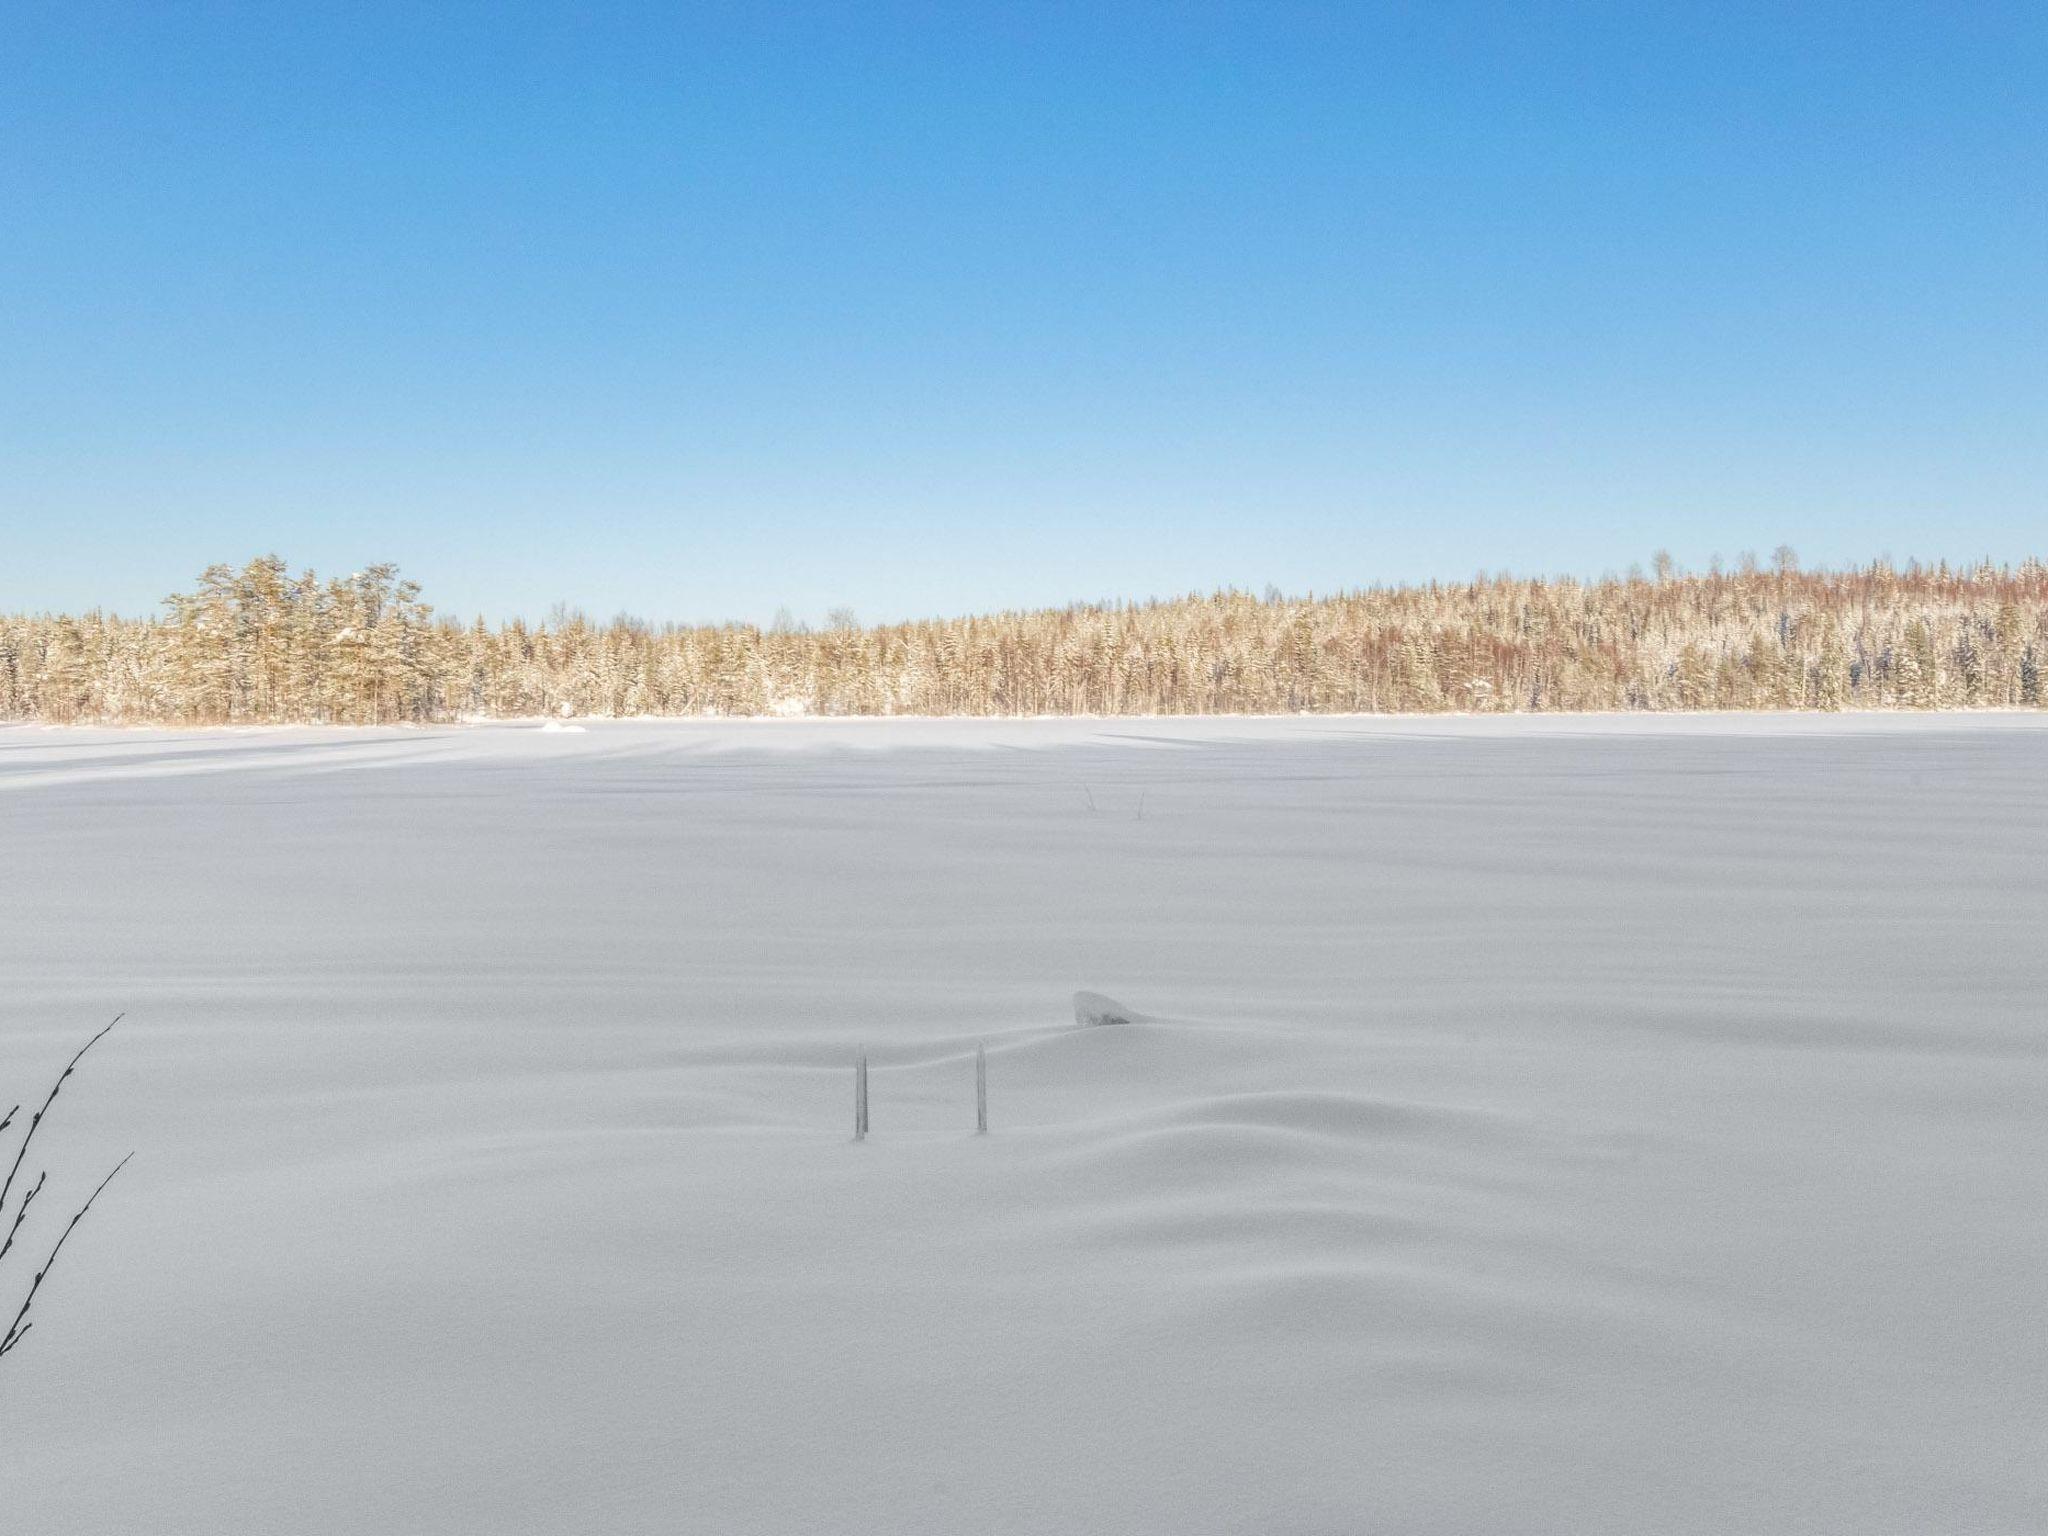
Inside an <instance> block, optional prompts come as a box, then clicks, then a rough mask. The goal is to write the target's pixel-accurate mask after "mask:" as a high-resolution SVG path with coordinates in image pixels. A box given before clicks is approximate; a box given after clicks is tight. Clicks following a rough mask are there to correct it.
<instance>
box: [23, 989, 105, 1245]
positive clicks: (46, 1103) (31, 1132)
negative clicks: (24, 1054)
mask: <svg viewBox="0 0 2048 1536" xmlns="http://www.w3.org/2000/svg"><path fill="white" fill-rule="evenodd" d="M126 1017H127V1015H126V1014H125V1013H117V1014H115V1015H114V1016H113V1018H111V1019H109V1020H108V1021H107V1029H112V1028H113V1027H114V1026H115V1025H116V1024H118V1023H120V1022H121V1020H123V1019H124V1018H126ZM107 1029H103V1030H101V1031H100V1032H99V1033H98V1034H96V1035H94V1036H93V1037H92V1038H91V1039H90V1040H88V1041H86V1042H85V1044H83V1045H81V1046H80V1047H79V1048H78V1054H77V1055H76V1056H74V1057H72V1058H71V1065H70V1066H68V1067H66V1068H65V1069H64V1070H63V1071H62V1072H59V1073H58V1074H57V1081H56V1082H55V1083H53V1084H52V1085H51V1086H50V1096H49V1097H48V1098H46V1099H44V1100H43V1107H42V1108H41V1109H39V1110H37V1111H36V1113H35V1118H34V1119H33V1120H31V1121H29V1123H28V1130H27V1131H26V1132H25V1133H24V1134H23V1135H22V1138H21V1146H20V1147H19V1148H18V1149H17V1150H16V1151H15V1154H14V1166H13V1167H12V1168H10V1169H8V1170H7V1182H6V1183H4V1184H0V1210H5V1209H6V1208H7V1192H8V1191H9V1190H11V1189H13V1188H14V1176H15V1175H16V1174H18V1173H20V1172H21V1160H22V1159H23V1158H24V1157H26V1156H28V1144H29V1143H30V1142H32V1141H34V1140H35V1139H36V1128H37V1127H38V1126H40V1125H41V1124H42V1123H43V1116H45V1115H47V1114H48V1113H49V1112H50V1106H51V1105H52V1104H54V1103H56V1102H57V1095H58V1094H59V1093H60V1092H62V1091H63V1088H64V1079H65V1078H67V1077H69V1076H70V1075H71V1074H72V1073H73V1072H75V1071H77V1070H78V1064H79V1062H80V1061H82V1060H84V1059H85V1053H86V1052H87V1051H89V1050H91V1049H92V1048H93V1047H94V1046H96V1045H98V1044H99V1043H100V1041H102V1040H104V1039H105V1038H106V1035H107ZM20 1107H21V1106H20V1105H16V1106H15V1109H19V1108H20ZM13 1118H14V1111H13V1110H9V1111H8V1114H7V1119H8V1120H12V1119H13ZM5 1125H6V1122H5V1121H0V1129H4V1128H5Z"/></svg>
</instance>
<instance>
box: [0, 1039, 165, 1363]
mask: <svg viewBox="0 0 2048 1536" xmlns="http://www.w3.org/2000/svg"><path fill="white" fill-rule="evenodd" d="M119 1022H120V1021H119V1020H118V1019H116V1020H115V1023H119ZM113 1027H114V1026H113V1025H112V1024H109V1025H108V1026H107V1029H112V1028H113ZM105 1033H106V1030H104V1029H103V1030H101V1031H100V1034H105ZM93 1038H94V1039H98V1038H99V1036H98V1035H95V1036H94V1037H93ZM79 1054H80V1055H81V1056H82V1055H84V1054H85V1053H84V1052H83V1051H81V1052H79ZM75 1064H76V1062H75V1060H74V1065H75ZM134 1155H135V1154H134V1153H133V1152H130V1153H129V1154H128V1157H124V1158H122V1159H121V1161H119V1162H118V1163H116V1164H114V1170H113V1173H109V1174H108V1175H107V1176H106V1177H105V1178H104V1179H101V1180H100V1182H99V1188H98V1189H95V1190H94V1191H93V1192H92V1193H91V1194H90V1195H87V1196H86V1197H85V1204H83V1205H81V1206H80V1207H79V1208H78V1214H77V1215H75V1216H73V1217H72V1218H71V1220H70V1221H68V1222H66V1223H65V1224H64V1230H63V1232H62V1233H61V1234H59V1236H58V1238H57V1245H56V1246H55V1247H54V1248H52V1249H51V1250H50V1256H49V1257H48V1258H47V1259H45V1260H43V1267H42V1268H41V1269H39V1270H37V1271H36V1277H35V1279H33V1280H31V1281H30V1282H29V1286H28V1295H26V1296H24V1297H23V1298H22V1302H21V1310H20V1311H19V1312H17V1313H15V1314H14V1321H13V1322H12V1323H9V1324H8V1325H7V1332H6V1334H5V1336H4V1337H0V1355H4V1354H6V1353H7V1352H8V1351H9V1350H10V1349H13V1348H14V1347H15V1346H16V1345H17V1344H19V1343H20V1342H21V1341H22V1339H23V1338H24V1337H25V1336H26V1335H27V1333H28V1331H29V1329H30V1328H32V1327H34V1326H35V1325H34V1324H33V1323H31V1322H29V1321H28V1309H29V1308H30V1307H32V1306H34V1305H35V1302H36V1292H37V1291H38V1290H39V1289H41V1287H42V1283H43V1278H44V1276H46V1275H48V1274H49V1272H50V1271H51V1269H53V1268H54V1267H55V1266H56V1263H57V1255H58V1254H60V1253H62V1252H63V1251H64V1244H65V1243H66V1241H68V1240H69V1238H70V1236H71V1234H72V1232H73V1231H74V1230H75V1229H76V1228H77V1226H78V1224H79V1223H80V1222H81V1221H83V1220H85V1213H86V1212H87V1211H89V1210H91V1209H92V1203H93V1201H95V1200H97V1199H99V1197H100V1190H103V1189H105V1188H106V1187H107V1186H108V1185H109V1184H111V1183H113V1182H114V1174H115V1173H119V1172H120V1171H121V1170H122V1169H123V1168H126V1167H127V1166H128V1158H129V1157H133V1156H134ZM22 1203H23V1204H24V1205H26V1204H27V1201H25V1200H24V1201H23V1202H22Z"/></svg>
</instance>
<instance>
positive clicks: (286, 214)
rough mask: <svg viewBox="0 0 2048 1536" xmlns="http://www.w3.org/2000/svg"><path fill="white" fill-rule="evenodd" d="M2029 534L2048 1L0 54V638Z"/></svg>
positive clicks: (349, 21) (1319, 9) (665, 23)
mask: <svg viewBox="0 0 2048 1536" xmlns="http://www.w3.org/2000/svg"><path fill="white" fill-rule="evenodd" d="M1781 541H1784V542H1789V543H1791V544H1792V545H1794V546H1795V547H1796V548H1797V549H1798V550H1799V551H1800V553H1801V554H1802V556H1804V557H1805V558H1806V559H1807V561H1808V563H1810V564H1811V563H1818V562H1821V561H1827V560H1862V559H1866V558H1869V557H1872V556H1875V555H1878V554H1880V553H1885V552H1889V553H1892V554H1893V555H1895V556H1897V557H1898V558H1900V559H1904V558H1906V557H1908V556H1913V555H1918V556H1922V557H1927V558H1933V557H1949V558H1973V557H1975V556H1978V555H1987V554H1988V555H1990V556H1992V557H1994V558H2000V559H2017V558H2018V557H2020V556H2022V555H2025V554H2027V553H2030V552H2032V553H2048V7H2044V6H2042V5H2041V4H2040V3H2039V0H2034V3H2028V4H2015V5H1998V4H1928V5H1923V6H1901V5H1890V4H1885V3H1883V0H1866V3H1860V4H1844V5H1826V4H1799V5H1795V4H1773V5H1740V4H1722V3H1712V4H1709V3H1701V4H1698V5H1692V6H1684V7H1659V6H1647V5H1622V4H1613V5H1581V6H1543V5H1535V4H1529V5H1503V6H1466V5H1456V4H1431V3H1417V4H1414V5H1401V6H1395V5H1366V4H1358V5H1320V6H1309V5H1290V4H1284V3H1277V0H1267V3H1258V4H1243V5H1234V6H1202V5H1165V4H1162V5H1155V6H1120V5H1114V4H1109V3H1075V4H1070V5H1030V4H1018V5H1002V6H997V5H980V6H976V5H931V6H897V5H883V4H873V5H843V6H840V5H834V6H824V5H802V4H769V3H766V0H763V3H758V4H748V5H729V6H728V5H719V4H701V3H698V4H660V5H652V4H650V5H623V4H603V3H578V4H573V5H572V4H566V3H564V4H557V5H547V6H540V5H521V4H517V3H512V0H502V3H494V4H476V5H437V4H433V3H431V0H406V3H398V4H384V3H372V0H349V3H346V4H312V3H306V4H300V5H295V6H291V5H282V4H274V5H264V4H240V5H208V4H173V3H167V0H151V3H146V4H138V5H133V6H114V5H105V4H96V3H92V0H62V3H55V4H51V3H43V0H26V3H24V0H15V3H13V4H10V5H8V6H7V7H6V8H5V10H4V11H0V608H43V607H60V608H76V607H82V606H85V605H88V604H94V603H98V604H103V605H107V606H111V607H114V608H116V609H119V610H121V611H124V612H139V611H142V610H144V609H147V608H149V607H150V606H152V605H153V604H154V603H155V602H156V600H157V599H158V598H160V597H161V596H162V595H163V594H164V593H165V592H167V591H169V590H171V589H172V588H173V587H176V586H180V585H183V584H185V583H186V582H188V581H189V579H190V577H191V576H192V574H193V573H194V572H196V571H197V570H198V569H199V568H200V567H201V566H203V565H205V564H207V563H209V562H211V561H214V560H234V561H239V560H241V559H244V558H246V557H248V556H249V555H252V554H255V553H259V552H263V551H267V550H273V549H274V550H276V551H277V552H278V553H280V554H282V555H284V556H285V557H286V558H287V559H288V560H290V561H292V562H293V563H294V564H295V565H302V564H313V565H316V566H318V567H320V568H321V569H322V570H323V571H326V570H330V569H334V570H342V571H345V570H347V569H351V568H353V567H356V566H359V565H362V564H364V563H367V562H369V561H371V560H376V559H390V560H396V561H398V562H399V563H400V564H401V565H402V566H403V567H404V568H405V570H406V571H407V572H408V573H409V574H411V575H413V576H416V577H417V578H419V579H420V580H422V581H423V582H424V583H425V584H426V587H427V590H428V596H429V597H430V598H432V599H435V600H436V601H437V602H438V604H439V605H440V606H441V607H442V608H443V609H444V610H452V611H455V612H457V613H459V614H462V615H465V616H466V615H468V614H471V613H475V612H479V611H481V612H483V613H486V614H489V615H491V616H493V617H501V616H507V615H510V614H513V613H522V612H523V613H526V614H529V615H538V614H540V613H541V612H542V611H544V610H545V609H546V608H547V607H548V606H549V604H551V603H552V602H554V601H556V600H557V599H565V600H568V601H570V602H573V603H577V604H580V605H581V606H583V607H585V608H586V609H588V610H590V611H592V612H593V613H596V614H599V615H608V614H610V613H612V612H614V611H616V610H619V609H629V610H632V611H634V612H637V613H642V614H645V615H648V616H651V617H657V618H660V617H674V618H691V619H719V618H725V617H751V618H765V617H767V616H768V615H769V614H771V613H772V612H773V611H774V610H775V609H776V608H777V607H778V606H781V605H787V606H788V607H789V608H790V609H792V610H793V611H794V612H795V614H796V615H797V616H798V617H800V618H806V619H817V618H818V617H820V616H822V614H823V613H824V611H825V609H826V608H827V607H829V606H831V605H834V604H840V603H844V604H848V605H851V606H852V607H854V608H855V609H856V610H858V612H859V613H860V614H861V616H862V617H863V618H867V619H884V618H893V617H900V616H904V615H910V614H921V613H937V612H959V611H966V610H974V609H983V608H989V607H996V606H1009V605H1035V604H1041V603H1060V602H1065V601H1068V600H1072V599H1085V598H1095V597H1113V596H1132V597H1142V596H1147V595H1153V594H1167V593H1172V592H1180V591H1186V590H1191V589H1206V588H1209V587H1213V586H1217V585H1226V584H1234V585H1240V586H1250V587H1254V588H1256V587H1263V586H1264V585H1265V584H1267V583H1269V582H1272V583H1277V584H1278V585H1280V586H1282V587H1284V588H1286V589H1289V590H1302V589H1310V588H1313V589H1319V590H1321V589H1329V588H1335V587H1340V586H1349V585H1357V584H1363V583H1367V582H1372V581H1380V580H1399V579H1409V578H1421V577H1429V576H1445V577H1457V578H1461V577H1464V576H1468V575H1470V574H1471V573H1472V572H1473V571H1474V570H1475V569H1479V568H1482V567H1483V568H1486V569H1496V568H1501V567H1507V568H1512V569H1515V570H1518V571H1524V572H1555V571H1576V572H1581V573H1586V574H1594V573H1598V572H1599V571H1601V570H1603V569H1610V568H1621V567H1624V566H1626V565H1627V564H1628V563H1629V562H1631V561H1635V560H1642V561H1647V560H1648V558H1649V556H1650V554H1651V552H1652V551H1653V550H1655V549H1656V548H1658V547H1659V546H1663V547H1668V548H1669V549H1670V550H1671V551H1672V552H1673V553H1674V554H1675V555H1676V556H1677V557H1678V558H1679V560H1680V561H1681V562H1683V563H1687V564H1693V565H1703V564H1704V563H1705V562H1706V560H1707V559H1708V557H1709V556H1710V555H1712V554H1714V553H1716V552H1719V553H1721V554H1723V555H1725V556H1727V557H1728V558H1729V559H1731V560H1732V559H1733V558H1734V557H1735V556H1736V554H1737V553H1738V551H1740V550H1742V549H1744V548H1754V549H1757V550H1760V551H1768V550H1769V549H1770V548H1771V547H1772V546H1773V545H1776V544H1778V543H1779V542H1781Z"/></svg>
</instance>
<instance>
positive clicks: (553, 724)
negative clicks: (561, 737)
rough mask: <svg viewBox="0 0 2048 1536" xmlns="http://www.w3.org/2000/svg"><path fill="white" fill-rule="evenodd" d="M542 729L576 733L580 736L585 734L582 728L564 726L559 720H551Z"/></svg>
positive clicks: (578, 726)
mask: <svg viewBox="0 0 2048 1536" xmlns="http://www.w3.org/2000/svg"><path fill="white" fill-rule="evenodd" d="M541 729H542V730H543V731H574V732H575V733H576V734H577V735H579V736H580V735H582V734H583V727H582V726H580V725H564V724H563V723H562V722H561V721H559V720H550V721H549V722H548V723H547V724H546V725H544V726H542V727H541Z"/></svg>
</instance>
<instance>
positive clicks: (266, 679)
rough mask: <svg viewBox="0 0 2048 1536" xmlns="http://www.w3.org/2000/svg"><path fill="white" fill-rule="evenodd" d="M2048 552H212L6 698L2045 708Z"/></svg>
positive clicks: (138, 704)
mask: <svg viewBox="0 0 2048 1536" xmlns="http://www.w3.org/2000/svg"><path fill="white" fill-rule="evenodd" d="M2044 664H2048V567H2044V566H2043V565H2042V564H2041V562H2040V561H2038V560H2028V561H2026V562H2025V563H2024V564H2022V565H2020V566H2018V567H2017V568H2014V567H2005V566H1998V567H1994V566H1990V565H1983V566H1976V567H1969V568H1951V567H1948V566H1946V565H1936V566H1919V565H1911V566H1907V567H1904V568H1895V567H1893V566H1892V565H1890V564H1886V563H1878V564H1873V565H1870V566H1866V567H1863V568H1860V569H1853V570H1840V571H1811V572H1808V571H1801V570H1799V569H1797V567H1796V564H1795V562H1793V561H1792V560H1791V559H1790V558H1789V552H1784V555H1783V557H1781V558H1780V559H1779V560H1778V561H1776V562H1775V563H1774V564H1773V565H1772V566H1770V567H1766V568H1758V567H1756V566H1755V565H1754V564H1751V563H1747V562H1746V563H1745V565H1744V567H1743V568H1742V569H1738V570H1735V571H1720V570H1716V571H1713V572H1710V573H1706V574H1689V573H1683V572H1679V571H1677V570H1675V569H1673V568H1672V567H1671V566H1670V564H1669V562H1668V561H1666V560H1663V559H1661V558H1660V560H1659V561H1658V563H1657V569H1656V571H1655V572H1654V573H1653V574H1649V575H1644V574H1640V573H1631V574H1630V575H1629V576H1626V577H1616V578H1611V579H1605V580H1601V581H1594V582H1582V581H1576V580H1572V579H1568V578H1562V579H1548V580H1521V579H1514V578H1510V577H1506V576H1502V577H1497V578H1484V579H1478V580H1474V581H1472V582H1468V583H1452V584H1430V585H1424V586H1401V587H1376V588H1369V589H1364V590H1359V591H1351V592H1345V593H1342V594H1339V595H1336V596H1328V597H1311V598H1289V597H1285V596H1282V595H1280V594H1278V593H1272V592H1269V593H1268V594H1267V595H1266V596H1264V597H1259V596H1254V595H1252V594H1249V593H1244V592H1236V591H1229V592H1219V593H1216V594H1213V595H1210V596H1191V597H1185V598H1176V599H1171V600H1166V601H1158V602H1147V603H1134V604H1117V605H1098V606H1080V607H1071V608H1062V609H1048V610H1044V611H1038V612H1017V613H999V614H992V615H987V616H982V617H973V618H959V619H937V620H927V621H920V622H916V623H908V624H892V625H883V626H879V627H874V628H860V627H857V626H855V625H853V624H851V623H846V624H840V625H835V626H834V627H831V628H826V629H821V630H816V631H813V630H808V629H803V628H799V627H795V626H783V625H777V626H773V627H771V628H768V629H761V628H757V627H754V626H751V625H745V624H726V625H715V626H690V625H650V624H647V623H645V622H642V621H639V620H635V619H631V618H624V617H622V618H619V619H615V620H613V621H611V622H609V623H592V622H591V621H589V620H588V619H585V618H583V617H582V616H580V615H576V614H566V615H560V616H558V617H557V618H556V619H554V620H552V621H550V622H547V623H540V624H528V623H525V622H522V621H519V620H513V621H511V622H509V623H504V624H497V625H491V624H486V623H485V622H484V621H482V620H481V619H479V620H477V621H476V622H474V623H470V624H463V623H461V622H459V621H453V620H450V619H447V618H444V617H437V616H436V615H435V613H434V611H433V609H432V608H431V607H429V606H428V605H427V604H426V603H425V602H423V601H421V594H420V590H419V588H418V587H417V586H416V585H415V584H414V583H412V582H410V581H404V580H401V579H400V578H399V575H398V571H397V568H396V567H394V566H390V565H376V566H371V567H369V568H368V569H366V570H363V571H360V572H357V573H356V574H354V575H351V576H347V577H343V578H337V579H330V580H321V579H319V578H318V577H316V576H315V575H314V574H313V573H312V572H310V571H308V572H306V573H304V574H302V575H293V574H292V573H291V572H290V570H289V569H288V567H287V566H286V565H285V563H284V562H283V561H282V560H279V559H277V558H276V557H274V556H271V557H265V558H262V559H257V560H252V561H250V562H249V563H248V564H247V565H245V566H243V567H241V568H240V569H234V568H232V567H229V566H225V565H222V566H215V567H213V568H211V569H210V570H208V571H206V572H205V573H204V574H203V575H202V576H201V577H200V579H199V583H198V585H197V587H196V588H195V589H194V590H192V591H190V592H183V593H179V594H177V595H175V596H173V597H171V598H169V599H167V600H166V603H165V605H164V613H163V614H162V616H160V617H154V618H140V619H128V618H117V617H112V616H109V615H105V614H101V613H96V612H95V613H87V614H83V615H78V616H70V615H58V614H15V615H0V718H4V719H9V720H40V721H46V722H51V723H71V722H80V721H118V722H132V723H159V724H190V725H202V724H204V725H212V724H239V723H259V722H306V723H322V722H336V723H352V724H378V723H389V722H404V721H445V720H455V719H462V718H472V717H517V716H532V715H554V714H578V715H601V716H603V715H611V716H618V715H706V714H708V715H788V714H819V715H890V714H916V715H1039V714H1254V713H1256V714H1266V713H1286V712H1294V711H1322V712H1379V711H1443V710H1469V711H1487V712H1495V711H1549V710H1687V709H1741V710H1758V709H1771V710H1777V709H1818V710H1831V709H1868V708H1883V709H1892V708H1898V709H1934V708H1967V707H2000V706H2003V707H2032V708H2038V707H2040V706H2041V704H2042V703H2043V688H2042V676H2041V674H2042V670H2043V666H2044Z"/></svg>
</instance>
